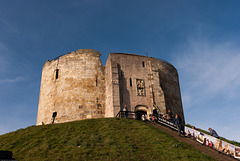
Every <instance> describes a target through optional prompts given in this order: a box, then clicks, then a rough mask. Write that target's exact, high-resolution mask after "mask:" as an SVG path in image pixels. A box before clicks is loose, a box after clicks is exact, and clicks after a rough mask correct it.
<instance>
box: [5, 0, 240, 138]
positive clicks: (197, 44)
mask: <svg viewBox="0 0 240 161" xmlns="http://www.w3.org/2000/svg"><path fill="white" fill-rule="evenodd" d="M239 5H240V1H239V0H231V1H227V0H225V1H224V0H181V1H179V0H169V1H165V0H151V1H144V0H130V1H129V0H128V1H126V0H122V1H114V0H79V1H77V0H68V1H64V0H42V1H38V0H21V1H19V0H11V1H6V0H0V113H1V117H0V134H4V133H6V132H10V131H15V130H17V129H19V128H25V127H28V126H31V125H35V123H36V117H37V108H38V99H39V98H38V97H39V90H40V81H41V70H42V67H43V65H44V63H45V62H46V61H47V60H48V59H52V58H55V57H57V56H59V55H62V54H65V53H68V52H70V51H76V50H78V49H85V48H89V49H94V50H97V51H99V52H100V53H101V54H102V56H101V60H102V62H103V64H105V62H106V59H107V57H108V54H109V53H110V52H123V53H133V54H139V55H145V54H146V50H147V52H148V55H149V56H151V57H158V58H161V59H164V60H167V61H169V62H171V63H172V64H173V65H174V66H175V67H176V68H177V69H178V72H179V79H180V87H181V93H182V100H183V107H184V113H185V119H186V123H190V124H193V125H195V126H196V127H199V128H202V129H205V130H207V129H208V127H212V128H213V129H215V130H216V131H217V132H218V134H219V135H220V136H223V137H226V138H228V139H230V140H236V141H240V137H239V136H240V129H239V127H240V126H239V122H240V121H239V114H240V92H239V91H240V70H239V63H240V45H239V42H240V30H239V29H240V21H239V17H240V10H239Z"/></svg>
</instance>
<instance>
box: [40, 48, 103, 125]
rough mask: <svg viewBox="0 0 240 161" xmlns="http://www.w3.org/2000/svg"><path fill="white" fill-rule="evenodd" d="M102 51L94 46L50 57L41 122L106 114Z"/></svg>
mask: <svg viewBox="0 0 240 161" xmlns="http://www.w3.org/2000/svg"><path fill="white" fill-rule="evenodd" d="M100 55H101V54H100V53H99V52H97V51H93V50H92V49H81V50H78V51H76V52H72V53H70V54H67V55H64V56H61V57H59V58H58V59H56V60H52V61H50V62H49V61H47V62H46V64H45V65H44V67H43V70H42V80H41V89H40V98H39V107H38V117H37V125H40V124H42V123H44V124H49V123H51V122H52V114H53V112H57V117H56V119H55V122H56V123H58V122H67V121H73V120H81V119H86V118H100V117H104V111H105V110H104V109H105V108H104V103H105V92H104V90H105V82H104V74H103V73H104V69H103V67H102V64H101V61H100V59H99V57H100Z"/></svg>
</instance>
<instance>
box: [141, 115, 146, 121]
mask: <svg viewBox="0 0 240 161" xmlns="http://www.w3.org/2000/svg"><path fill="white" fill-rule="evenodd" d="M141 119H142V121H143V122H145V121H146V116H145V115H144V114H142V116H141Z"/></svg>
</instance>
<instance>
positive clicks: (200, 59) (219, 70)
mask: <svg viewBox="0 0 240 161" xmlns="http://www.w3.org/2000/svg"><path fill="white" fill-rule="evenodd" d="M180 55H181V56H182V55H183V56H182V57H179V58H178V59H177V60H176V66H177V68H178V70H179V73H180V78H182V80H183V82H181V86H182V89H183V90H182V91H183V93H182V94H183V102H184V103H186V105H187V106H193V105H195V104H197V103H199V102H201V101H202V100H205V99H211V98H214V97H215V96H217V95H220V94H223V95H226V97H235V96H239V89H240V70H239V64H240V48H238V47H237V46H235V45H234V44H232V43H221V44H212V43H208V42H200V41H196V40H192V41H189V43H188V44H187V45H186V46H185V50H184V53H183V54H180ZM193 97H194V98H193ZM190 102H191V103H190ZM187 108H189V107H187Z"/></svg>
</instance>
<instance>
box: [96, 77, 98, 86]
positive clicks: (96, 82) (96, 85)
mask: <svg viewBox="0 0 240 161" xmlns="http://www.w3.org/2000/svg"><path fill="white" fill-rule="evenodd" d="M97 79H98V77H97V76H96V86H98V80H97Z"/></svg>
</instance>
